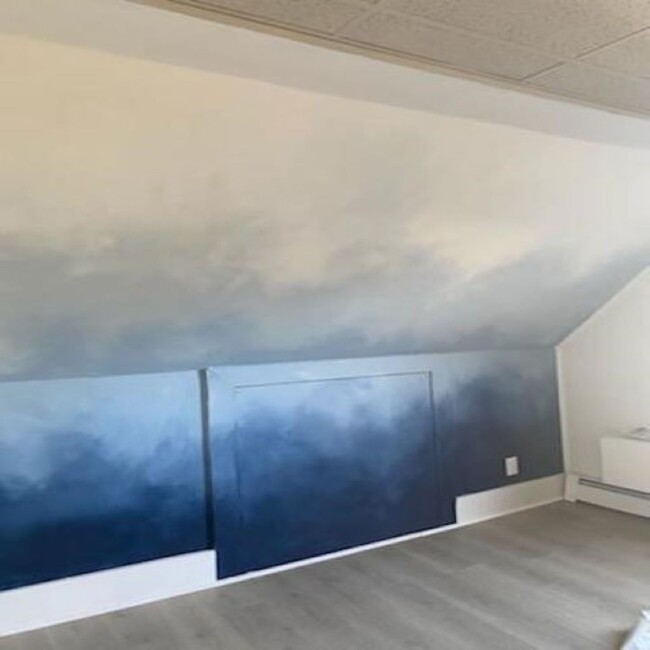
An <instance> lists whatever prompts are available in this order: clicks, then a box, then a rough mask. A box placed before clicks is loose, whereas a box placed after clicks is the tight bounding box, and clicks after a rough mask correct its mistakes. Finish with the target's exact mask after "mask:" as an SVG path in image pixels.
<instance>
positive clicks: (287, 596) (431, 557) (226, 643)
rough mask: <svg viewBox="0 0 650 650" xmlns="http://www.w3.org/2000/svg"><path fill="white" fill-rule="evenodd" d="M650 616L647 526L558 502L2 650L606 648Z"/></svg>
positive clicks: (62, 629)
mask: <svg viewBox="0 0 650 650" xmlns="http://www.w3.org/2000/svg"><path fill="white" fill-rule="evenodd" d="M649 605H650V520H647V519H643V518H640V517H635V516H633V515H628V514H625V513H620V512H613V511H610V510H605V509H603V508H598V507H595V506H588V505H583V504H570V503H566V502H559V503H555V504H551V505H548V506H544V507H541V508H537V509H534V510H529V511H526V512H521V513H518V514H515V515H510V516H507V517H503V518H500V519H497V520H492V521H489V522H484V523H482V524H478V525H476V526H470V527H467V528H463V529H458V530H455V531H450V532H446V533H442V534H439V535H433V536H430V537H423V538H419V539H416V540H413V541H410V542H404V543H401V544H397V545H395V546H389V547H384V548H381V549H376V550H373V551H368V552H365V553H360V554H358V555H351V556H348V557H345V558H340V559H337V560H333V561H329V562H324V563H321V564H314V565H310V566H307V567H302V568H300V569H295V570H292V571H288V572H284V573H280V574H276V575H272V576H267V577H265V578H260V579H256V580H251V581H247V582H243V583H239V584H234V585H229V586H225V587H221V588H218V589H211V590H208V591H205V592H200V593H196V594H191V595H188V596H182V597H180V598H175V599H171V600H168V601H164V602H161V603H155V604H153V605H147V606H143V607H138V608H134V609H131V610H126V611H123V612H116V613H112V614H108V615H106V616H101V617H96V618H93V619H88V620H85V621H78V622H74V623H69V624H66V625H61V626H57V627H53V628H50V629H48V630H45V631H37V632H32V633H28V634H23V635H18V636H14V637H8V638H5V639H0V650H402V649H409V650H438V649H439V650H478V649H480V650H615V649H616V648H618V647H619V646H620V643H621V641H622V639H623V637H624V634H625V633H626V632H627V630H628V629H629V628H630V627H631V626H632V625H633V624H634V622H635V620H636V619H637V617H638V614H639V610H640V609H641V608H642V607H644V606H645V607H647V606H649Z"/></svg>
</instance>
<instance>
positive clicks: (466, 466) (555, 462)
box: [209, 350, 562, 577]
mask: <svg viewBox="0 0 650 650" xmlns="http://www.w3.org/2000/svg"><path fill="white" fill-rule="evenodd" d="M209 385H210V397H211V402H210V403H211V408H210V413H211V427H210V428H211V439H212V448H213V451H214V453H213V457H214V461H215V474H214V481H215V486H216V517H215V520H216V522H217V526H216V541H217V549H218V561H219V575H220V576H221V577H227V576H233V575H238V574H241V573H245V572H247V571H252V570H256V569H263V568H268V567H272V566H277V565H279V564H284V563H287V562H291V561H295V560H302V559H306V558H310V557H314V556H317V555H321V554H324V553H328V552H332V551H338V550H343V549H346V548H350V547H353V546H357V545H360V544H367V543H370V542H376V541H380V540H384V539H387V538H390V537H395V536H399V535H404V534H407V533H412V532H415V531H419V530H423V529H428V528H435V527H437V526H441V525H444V524H448V523H452V522H454V521H455V499H456V497H458V496H460V495H462V494H467V493H470V492H478V491H482V490H488V489H492V488H496V487H499V486H503V485H508V484H511V483H516V482H519V481H525V480H529V479H533V478H539V477H542V476H549V475H552V474H556V473H559V472H561V471H562V455H561V441H560V428H559V414H558V402H557V385H556V373H555V360H554V352H553V350H524V351H507V352H472V353H462V354H444V355H421V356H417V357H387V358H383V359H371V360H367V359H366V360H362V359H359V360H348V361H333V362H328V361H321V362H314V363H299V364H277V365H273V366H251V367H239V368H219V369H213V370H211V371H210V372H209ZM508 456H518V457H519V460H520V465H521V472H520V474H519V475H518V476H516V477H507V476H506V475H505V471H504V459H505V458H506V457H508Z"/></svg>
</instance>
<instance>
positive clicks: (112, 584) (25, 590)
mask: <svg viewBox="0 0 650 650" xmlns="http://www.w3.org/2000/svg"><path fill="white" fill-rule="evenodd" d="M215 575H216V566H215V555H214V552H213V551H201V552H198V553H188V554H185V555H178V556H176V557H170V558H164V559H161V560H153V561H151V562H142V563H140V564H133V565H130V566H124V567H119V568H117V569H109V570H106V571H97V572H95V573H89V574H86V575H82V576H75V577H72V578H64V579H63V580H53V581H52V582H45V583H42V584H38V585H33V586H30V587H21V588H20V589H12V590H10V591H4V592H1V593H0V637H2V636H8V635H10V634H18V633H19V632H27V631H29V630H35V629H38V628H42V627H48V626H50V625H57V624H59V623H66V622H68V621H75V620H78V619H80V618H87V617H90V616H96V615H98V614H106V613H107V612H112V611H116V610H119V609H126V608H128V607H135V606H136V605H144V604H145V603H151V602H154V601H156V600H163V599H165V598H172V597H174V596H180V595H182V594H187V593H190V592H193V591H201V590H203V589H209V588H210V587H214V584H215V581H214V577H215Z"/></svg>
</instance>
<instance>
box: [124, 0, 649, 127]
mask: <svg viewBox="0 0 650 650" xmlns="http://www.w3.org/2000/svg"><path fill="white" fill-rule="evenodd" d="M134 1H135V2H139V3H140V4H153V5H156V6H160V7H164V8H168V9H174V10H178V11H182V12H184V13H188V12H189V13H192V14H197V15H200V16H203V17H207V18H212V19H214V20H217V21H222V22H231V23H232V22H235V23H236V24H243V25H246V26H250V27H253V28H256V29H263V30H268V29H271V30H272V31H274V32H276V33H277V32H278V30H280V33H284V34H286V35H287V36H293V37H298V38H300V39H303V40H304V39H307V40H309V41H312V42H320V43H322V44H326V45H330V46H334V47H338V48H342V49H347V50H349V49H352V50H354V51H360V52H363V53H367V54H369V55H374V56H382V57H386V56H389V57H390V58H394V59H396V60H398V61H402V62H404V63H410V64H414V65H418V66H422V65H425V66H430V67H432V68H435V69H437V70H441V69H443V70H448V71H450V72H453V73H456V74H463V75H470V76H475V77H480V78H482V79H485V80H487V81H491V82H493V83H498V84H506V85H514V86H516V87H518V88H520V89H524V90H527V91H533V92H544V93H550V94H552V95H555V96H560V97H562V98H566V99H570V100H575V101H579V102H583V103H588V104H592V105H596V106H599V107H603V108H609V109H614V110H619V111H625V112H630V113H634V114H637V115H642V116H645V117H648V116H650V1H648V0H134Z"/></svg>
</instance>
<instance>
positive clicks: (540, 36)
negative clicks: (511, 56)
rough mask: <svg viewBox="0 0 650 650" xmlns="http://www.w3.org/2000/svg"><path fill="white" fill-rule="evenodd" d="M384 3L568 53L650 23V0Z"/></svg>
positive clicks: (414, 0) (411, 0)
mask: <svg viewBox="0 0 650 650" xmlns="http://www.w3.org/2000/svg"><path fill="white" fill-rule="evenodd" d="M384 6H385V7H387V8H389V9H394V10H398V11H402V12H405V13H408V14H411V15H415V16H422V17H426V18H430V19H432V20H436V21H439V22H444V23H448V24H450V25H455V26H457V27H463V28H465V29H469V30H473V31H476V32H481V33H484V34H490V35H492V36H496V37H498V38H500V39H503V40H506V41H511V42H513V43H518V44H520V45H527V46H529V47H533V48H536V49H539V50H541V51H544V52H549V53H554V54H558V55H561V56H565V57H574V56H577V55H578V54H581V53H583V52H586V51H588V50H590V49H593V48H594V47H598V46H600V45H604V44H605V43H609V42H610V41H613V40H615V39H618V38H621V37H622V36H625V35H627V34H630V33H632V32H635V31H638V30H639V29H641V28H643V27H647V26H650V2H649V1H648V0H386V3H385V5H384Z"/></svg>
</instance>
